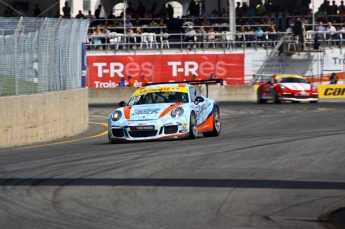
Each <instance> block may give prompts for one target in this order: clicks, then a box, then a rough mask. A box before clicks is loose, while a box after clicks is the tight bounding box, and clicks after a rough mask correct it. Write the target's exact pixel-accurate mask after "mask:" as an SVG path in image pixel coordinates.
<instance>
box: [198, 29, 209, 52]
mask: <svg viewBox="0 0 345 229" xmlns="http://www.w3.org/2000/svg"><path fill="white" fill-rule="evenodd" d="M206 39H207V32H206V31H205V28H204V26H200V27H199V30H198V36H197V38H196V41H197V42H199V43H200V45H199V46H200V47H203V46H204V41H206Z"/></svg>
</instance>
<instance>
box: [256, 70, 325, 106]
mask: <svg viewBox="0 0 345 229" xmlns="http://www.w3.org/2000/svg"><path fill="white" fill-rule="evenodd" d="M268 100H272V101H273V102H274V103H280V102H281V101H292V102H301V101H308V102H310V103H317V102H318V101H319V94H318V90H317V88H316V87H315V86H314V85H312V84H310V83H308V82H307V81H306V80H305V79H304V78H303V76H298V75H287V74H286V75H273V76H270V78H269V80H268V81H266V82H264V83H261V84H260V85H259V88H258V90H257V102H258V103H266V102H267V101H268Z"/></svg>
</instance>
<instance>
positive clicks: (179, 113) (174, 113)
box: [171, 107, 184, 118]
mask: <svg viewBox="0 0 345 229" xmlns="http://www.w3.org/2000/svg"><path fill="white" fill-rule="evenodd" d="M183 112H184V110H183V108H182V107H176V108H175V109H174V110H172V111H171V117H173V118H179V117H181V116H182V115H183Z"/></svg>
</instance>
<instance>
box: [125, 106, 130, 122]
mask: <svg viewBox="0 0 345 229" xmlns="http://www.w3.org/2000/svg"><path fill="white" fill-rule="evenodd" d="M131 108H132V107H131V106H126V107H124V108H123V113H124V115H125V118H126V119H127V120H129V119H130V117H131Z"/></svg>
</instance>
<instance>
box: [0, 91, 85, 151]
mask: <svg viewBox="0 0 345 229" xmlns="http://www.w3.org/2000/svg"><path fill="white" fill-rule="evenodd" d="M0 108H1V109H0V119H1V123H0V148H5V147H12V146H19V145H28V144H33V143H39V142H46V141H51V140H56V139H59V138H63V137H68V136H73V135H76V134H79V133H81V132H83V131H85V130H87V129H88V125H89V109H88V89H87V88H83V89H76V90H71V91H61V92H51V93H45V94H35V95H22V96H8V97H0Z"/></svg>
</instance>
